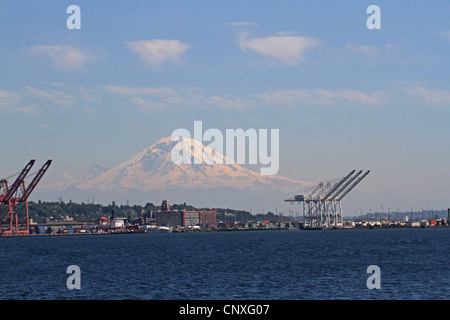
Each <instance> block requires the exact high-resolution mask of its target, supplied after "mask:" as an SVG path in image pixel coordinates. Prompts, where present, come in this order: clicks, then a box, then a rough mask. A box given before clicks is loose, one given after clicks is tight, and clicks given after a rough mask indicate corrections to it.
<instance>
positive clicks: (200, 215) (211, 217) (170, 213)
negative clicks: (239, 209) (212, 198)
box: [154, 200, 217, 228]
mask: <svg viewBox="0 0 450 320" xmlns="http://www.w3.org/2000/svg"><path fill="white" fill-rule="evenodd" d="M154 218H155V219H156V221H157V225H159V226H168V227H173V226H181V227H193V226H200V227H202V228H209V227H212V226H217V212H216V211H212V210H208V211H203V210H198V211H197V210H195V211H187V210H170V204H169V201H168V200H164V201H163V202H162V204H161V210H160V211H157V212H154Z"/></svg>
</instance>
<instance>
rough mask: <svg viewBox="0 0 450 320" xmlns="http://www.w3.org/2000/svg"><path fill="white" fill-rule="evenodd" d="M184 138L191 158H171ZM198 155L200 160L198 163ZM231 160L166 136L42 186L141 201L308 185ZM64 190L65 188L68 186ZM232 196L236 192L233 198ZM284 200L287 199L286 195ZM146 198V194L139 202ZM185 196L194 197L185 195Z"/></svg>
mask: <svg viewBox="0 0 450 320" xmlns="http://www.w3.org/2000/svg"><path fill="white" fill-rule="evenodd" d="M182 143H186V144H188V149H190V150H191V156H192V164H175V163H174V162H173V161H172V150H173V148H174V147H175V146H177V147H180V146H183V145H182ZM196 148H197V149H196ZM195 150H203V159H202V157H201V156H202V153H199V152H195ZM199 157H200V158H199ZM206 157H210V159H213V160H215V161H209V163H212V164H207V163H206V162H205V161H203V160H204V159H205V158H206ZM195 159H196V161H195ZM218 160H223V161H222V162H223V163H224V164H218V163H216V162H217V161H218ZM197 161H198V162H201V164H195V162H197ZM226 162H227V158H226V157H225V156H224V155H222V154H220V153H218V152H215V151H214V150H211V149H210V148H208V147H206V146H204V145H203V144H202V143H201V142H198V141H196V140H194V139H184V140H183V141H182V142H179V141H171V138H170V137H166V138H163V139H161V140H159V141H158V142H156V143H155V144H153V145H152V146H150V147H148V148H146V149H145V150H143V151H142V152H140V153H139V154H137V155H136V156H134V157H133V158H131V159H129V160H128V161H125V162H123V163H122V164H119V165H118V166H116V167H113V168H111V169H109V170H106V169H105V168H103V167H101V166H100V165H96V166H94V167H93V168H91V169H90V170H89V171H88V173H87V174H86V175H84V176H82V177H80V178H78V179H77V178H74V177H71V176H70V175H68V176H67V177H63V178H62V179H61V181H59V182H55V183H52V184H49V185H46V186H42V188H41V189H40V191H41V192H60V193H62V194H66V197H67V196H68V197H70V198H71V199H73V197H72V195H71V194H70V193H69V192H67V191H70V192H71V193H72V194H75V193H76V192H78V191H85V193H84V196H86V195H92V196H93V197H94V196H95V199H102V198H107V196H106V195H110V200H109V201H112V200H114V199H117V196H118V195H123V197H126V198H127V199H130V200H131V201H136V200H137V199H136V197H135V196H136V195H138V194H139V195H141V196H143V195H145V197H147V198H148V197H149V195H158V196H161V197H164V198H166V197H169V196H171V197H178V196H180V195H183V197H193V196H195V198H197V199H199V200H198V201H201V196H202V195H203V196H205V197H208V198H211V197H214V196H213V195H212V194H213V193H214V191H216V192H215V194H216V195H217V197H220V195H222V196H223V197H226V198H230V197H229V196H228V195H229V194H235V195H242V196H243V198H242V200H243V201H245V196H244V193H245V192H254V193H255V195H257V194H258V196H256V198H259V195H262V193H261V192H263V191H265V192H268V194H270V193H272V194H273V193H274V192H276V193H277V194H279V193H280V192H281V193H286V195H287V194H290V193H295V192H298V191H299V190H300V189H302V188H303V186H304V183H303V182H301V181H297V180H293V179H289V178H285V177H281V176H278V175H274V176H264V175H261V174H260V173H259V172H256V171H252V170H249V169H247V168H244V167H243V166H241V165H238V164H225V163H226ZM64 190H66V192H63V191H64ZM230 191H232V192H231V193H230ZM165 195H167V196H165ZM112 197H114V198H112ZM233 197H235V196H232V197H231V198H233ZM278 197H280V196H278ZM84 199H85V198H84ZM181 200H182V199H181ZM279 200H280V201H283V199H282V198H279ZM142 201H144V199H143V200H141V201H140V202H142ZM173 201H176V200H175V199H174V200H173ZM184 201H187V202H189V201H191V200H190V199H184Z"/></svg>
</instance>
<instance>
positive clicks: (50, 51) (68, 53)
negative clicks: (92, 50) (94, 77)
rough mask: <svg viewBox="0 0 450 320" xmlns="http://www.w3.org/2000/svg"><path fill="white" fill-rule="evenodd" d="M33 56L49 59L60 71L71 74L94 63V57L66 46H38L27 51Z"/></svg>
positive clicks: (78, 49) (76, 48)
mask: <svg viewBox="0 0 450 320" xmlns="http://www.w3.org/2000/svg"><path fill="white" fill-rule="evenodd" d="M28 51H29V53H30V54H32V55H35V56H44V57H48V58H50V60H51V61H52V62H53V65H54V66H55V67H56V68H57V69H59V70H62V71H66V72H73V71H77V70H80V69H83V67H84V65H85V64H86V63H88V62H92V61H94V57H93V56H92V55H90V54H88V53H86V52H84V51H83V50H82V49H80V48H79V47H75V46H68V45H53V46H50V45H38V46H34V47H31V48H29V49H28Z"/></svg>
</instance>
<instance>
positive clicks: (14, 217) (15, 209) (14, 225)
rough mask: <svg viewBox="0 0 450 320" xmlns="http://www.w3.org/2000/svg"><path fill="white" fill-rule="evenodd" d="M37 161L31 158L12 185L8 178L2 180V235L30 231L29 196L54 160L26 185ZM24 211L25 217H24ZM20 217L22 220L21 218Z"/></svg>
mask: <svg viewBox="0 0 450 320" xmlns="http://www.w3.org/2000/svg"><path fill="white" fill-rule="evenodd" d="M35 162H36V160H30V162H28V164H27V165H26V166H25V168H23V169H22V171H21V172H20V174H19V175H18V177H17V178H16V180H15V181H14V183H13V184H12V185H11V186H9V185H8V180H7V179H8V178H5V179H2V180H0V234H1V235H27V234H28V233H29V230H30V219H29V212H28V198H29V196H30V195H31V193H32V192H33V190H34V189H35V188H36V186H37V184H38V183H39V181H40V180H41V179H42V177H43V176H44V174H45V173H46V172H47V170H48V168H49V167H50V165H51V163H52V160H48V161H47V162H46V163H45V164H44V165H43V166H42V168H41V169H40V170H39V171H38V172H37V174H36V175H35V176H34V178H33V180H32V181H31V182H30V184H28V185H26V183H25V178H26V177H27V175H28V174H29V172H30V170H31V168H32V167H33V166H34V164H35ZM24 211H25V212H24ZM23 213H24V215H25V217H22V216H23ZM19 218H21V219H22V220H19ZM5 223H6V225H5Z"/></svg>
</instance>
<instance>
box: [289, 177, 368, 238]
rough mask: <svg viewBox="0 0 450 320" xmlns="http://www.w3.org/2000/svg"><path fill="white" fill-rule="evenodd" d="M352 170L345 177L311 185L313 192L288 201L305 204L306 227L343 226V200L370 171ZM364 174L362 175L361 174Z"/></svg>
mask: <svg viewBox="0 0 450 320" xmlns="http://www.w3.org/2000/svg"><path fill="white" fill-rule="evenodd" d="M355 172H356V170H352V171H351V172H350V173H349V174H348V175H346V176H345V177H343V178H339V179H335V180H330V181H324V182H320V183H318V184H317V185H315V186H313V187H311V188H310V189H309V190H312V191H311V193H309V194H307V195H296V196H294V197H292V198H289V199H286V200H285V201H286V202H299V203H302V204H303V217H304V223H305V224H304V227H305V228H306V229H324V228H325V229H327V228H339V227H342V226H343V217H342V205H341V200H342V199H343V198H344V197H345V196H346V195H347V194H348V193H349V192H350V191H351V190H353V188H355V187H356V185H357V184H359V183H360V182H361V180H362V179H364V178H365V177H366V176H367V175H368V174H369V172H370V170H368V171H366V172H364V174H362V173H363V170H360V171H358V172H356V173H355ZM361 174H362V175H361Z"/></svg>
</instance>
